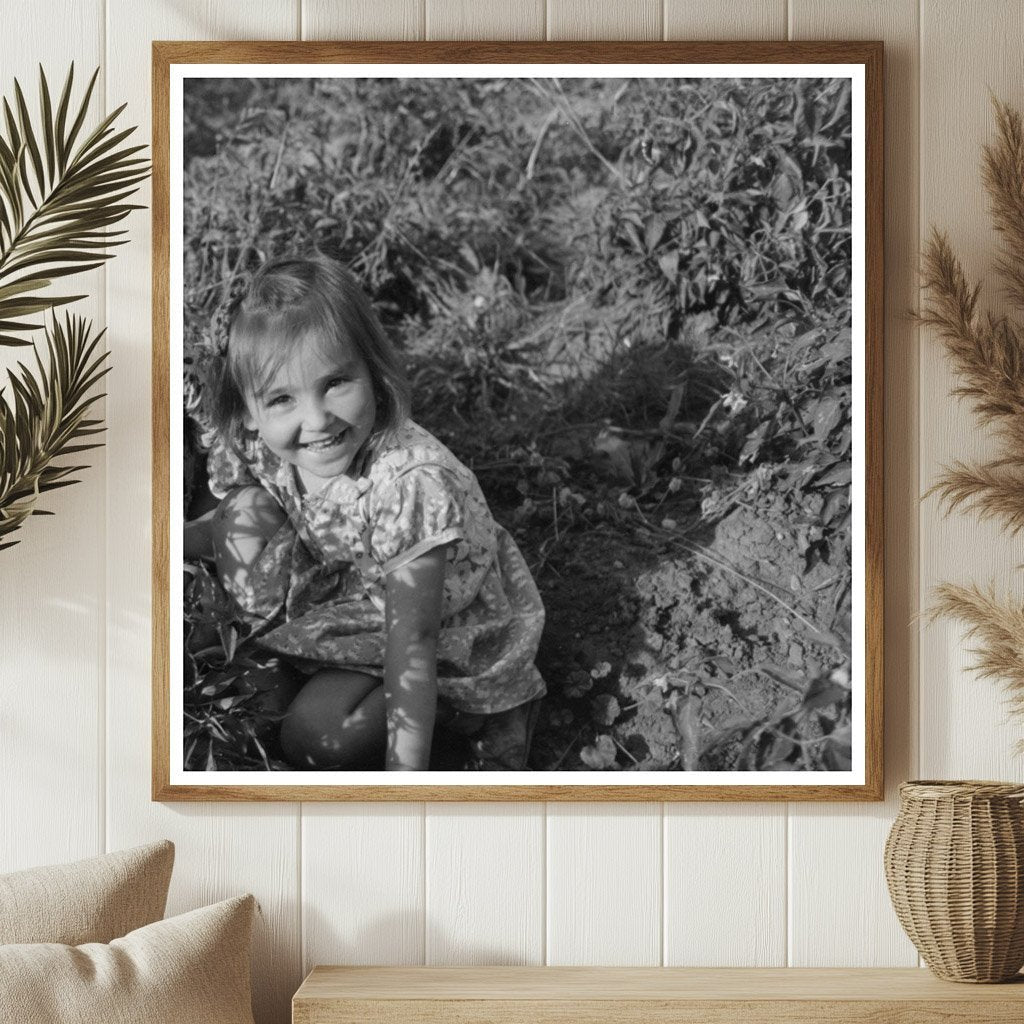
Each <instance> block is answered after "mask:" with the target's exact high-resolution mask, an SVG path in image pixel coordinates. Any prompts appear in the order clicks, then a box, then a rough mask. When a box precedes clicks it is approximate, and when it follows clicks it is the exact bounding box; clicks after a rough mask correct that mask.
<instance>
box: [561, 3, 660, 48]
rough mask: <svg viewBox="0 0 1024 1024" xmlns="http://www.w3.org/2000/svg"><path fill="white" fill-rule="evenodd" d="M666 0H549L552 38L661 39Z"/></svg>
mask: <svg viewBox="0 0 1024 1024" xmlns="http://www.w3.org/2000/svg"><path fill="white" fill-rule="evenodd" d="M661 5H662V0H631V2H630V3H622V2H621V0H547V8H548V39H661V37H662V9H661Z"/></svg>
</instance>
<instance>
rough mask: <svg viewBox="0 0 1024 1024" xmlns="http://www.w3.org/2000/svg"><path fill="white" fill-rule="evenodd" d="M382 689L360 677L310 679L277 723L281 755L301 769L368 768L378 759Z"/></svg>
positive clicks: (334, 673) (336, 672)
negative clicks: (279, 727) (369, 764)
mask: <svg viewBox="0 0 1024 1024" xmlns="http://www.w3.org/2000/svg"><path fill="white" fill-rule="evenodd" d="M385 733H386V725H385V716H384V689H383V686H382V685H381V681H380V680H379V679H375V678H373V677H372V676H368V675H365V674H363V673H361V672H348V671H344V670H340V669H324V670H321V671H320V672H317V673H316V674H315V675H313V676H311V677H310V679H309V681H308V682H307V683H306V684H305V685H304V686H303V688H302V689H301V690H300V691H299V694H298V696H296V698H295V700H293V701H292V703H291V705H290V706H289V707H288V711H287V713H286V714H285V717H284V720H283V721H282V723H281V749H282V751H283V752H284V755H285V757H286V759H287V760H288V761H289V762H291V763H292V764H294V765H296V766H297V767H300V768H340V769H346V768H355V767H367V765H368V762H370V761H372V760H373V759H374V758H375V757H378V756H379V757H383V749H384V737H385Z"/></svg>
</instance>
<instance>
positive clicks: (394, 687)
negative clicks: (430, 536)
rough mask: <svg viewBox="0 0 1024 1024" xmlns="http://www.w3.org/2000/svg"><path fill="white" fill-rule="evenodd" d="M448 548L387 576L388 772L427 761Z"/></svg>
mask: <svg viewBox="0 0 1024 1024" xmlns="http://www.w3.org/2000/svg"><path fill="white" fill-rule="evenodd" d="M446 552H447V548H446V547H444V546H442V547H437V548H433V549H432V550H430V551H428V552H426V554H423V555H420V556H419V558H415V559H413V561H411V562H408V563H406V564H405V565H403V566H401V567H400V568H398V569H395V571H394V572H391V573H389V574H388V576H387V587H386V598H387V600H386V609H385V619H386V624H387V646H386V649H385V652H384V703H385V708H386V712H387V726H388V746H387V761H386V764H385V767H386V768H387V770H388V771H424V770H425V769H426V768H427V767H428V765H429V762H430V741H431V738H432V736H433V732H434V716H435V714H436V712H437V634H438V632H439V631H440V628H441V599H442V597H443V595H444V568H445V559H446Z"/></svg>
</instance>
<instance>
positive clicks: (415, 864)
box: [302, 803, 425, 973]
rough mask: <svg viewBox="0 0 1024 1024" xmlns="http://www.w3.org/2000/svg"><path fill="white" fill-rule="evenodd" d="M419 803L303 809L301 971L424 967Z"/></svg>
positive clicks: (329, 805) (421, 817)
mask: <svg viewBox="0 0 1024 1024" xmlns="http://www.w3.org/2000/svg"><path fill="white" fill-rule="evenodd" d="M423 831H424V829H423V805H422V804H358V803H354V804H338V805H331V804H304V805H303V809H302V930H303V935H302V939H303V973H306V972H308V971H309V970H310V969H311V968H312V967H313V966H315V965H316V964H381V965H387V964H396V965H397V964H421V963H423V962H424V947H425V937H424V909H423V908H424V877H423Z"/></svg>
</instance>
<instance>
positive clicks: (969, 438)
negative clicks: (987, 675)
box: [920, 0, 1024, 780]
mask: <svg viewBox="0 0 1024 1024" xmlns="http://www.w3.org/2000/svg"><path fill="white" fill-rule="evenodd" d="M1022 39H1024V5H1021V4H1020V3H1017V2H1014V0H984V2H982V3H976V2H970V0H944V2H942V3H937V2H935V0H930V2H926V3H924V4H923V7H922V16H921V228H922V233H923V234H925V235H927V233H928V232H929V230H930V229H931V227H933V226H934V227H939V228H941V229H943V230H944V231H946V232H947V233H948V235H949V239H950V242H951V244H952V246H953V248H954V251H955V252H956V253H957V254H958V255H959V256H960V257H961V259H962V260H963V262H964V267H965V270H966V272H967V274H968V276H969V277H971V278H972V279H979V280H980V281H981V282H982V284H983V288H982V308H984V306H985V304H990V308H995V309H996V310H997V311H999V310H1001V311H1005V303H1004V302H1003V300H1002V298H1001V296H1000V294H999V289H1000V282H999V280H998V278H997V277H996V275H995V274H994V273H993V272H992V270H991V265H992V261H993V258H994V256H995V253H996V246H997V240H996V237H995V234H994V232H993V230H992V228H991V221H990V219H989V216H988V209H987V201H986V195H985V192H984V189H983V188H982V185H981V181H980V174H979V167H980V162H981V147H982V145H983V144H984V143H986V142H990V141H992V140H993V138H994V124H995V119H994V117H993V112H992V106H991V103H990V100H989V90H991V92H992V94H993V95H995V96H996V97H998V98H999V99H1001V100H1003V101H1006V102H1009V103H1011V104H1012V105H1013V106H1014V107H1016V108H1017V109H1018V110H1020V109H1021V108H1022V107H1024V46H1022V45H1021V41H1022ZM942 353H943V350H942V346H941V343H940V341H939V340H938V339H937V338H936V337H934V335H933V334H932V333H931V332H929V331H923V332H922V338H921V410H922V419H921V485H922V489H925V488H927V487H928V486H930V485H931V484H932V483H933V482H934V480H935V476H936V474H937V473H938V471H939V470H940V468H941V466H943V465H948V464H950V463H952V462H954V461H955V460H957V459H960V460H963V461H965V462H972V461H975V460H977V459H980V458H984V457H985V455H986V454H987V453H989V454H990V453H991V451H992V445H991V440H990V432H988V431H983V430H982V428H981V427H980V426H979V424H978V421H977V420H976V419H975V418H974V417H973V415H972V414H971V412H970V408H969V406H968V405H967V404H965V403H962V402H960V401H958V400H956V399H954V398H951V397H949V391H950V388H951V387H952V386H954V385H955V383H956V382H955V379H954V378H953V376H952V374H951V373H950V371H949V367H948V366H947V364H946V362H945V360H944V359H943V354H942ZM1022 562H1024V544H1022V542H1021V540H1020V539H1019V538H1018V539H1017V540H1016V541H1013V540H1010V539H1009V538H1008V537H1007V536H1006V535H1005V534H1003V533H1001V532H1000V530H999V529H998V527H997V526H996V524H995V523H978V521H977V519H976V518H975V517H973V516H971V515H960V514H955V515H952V516H950V517H949V518H948V519H943V518H942V517H941V515H940V512H939V507H938V504H937V502H936V501H935V500H934V498H930V499H929V500H927V501H925V502H924V503H922V505H921V576H920V582H921V604H922V607H927V605H928V602H929V601H930V599H931V597H930V591H931V588H932V587H933V586H934V585H935V584H936V583H938V582H940V581H942V580H951V581H953V582H957V583H966V582H969V581H977V582H978V583H980V584H981V585H982V586H987V585H988V584H989V583H990V582H994V583H995V585H996V588H997V590H999V591H1000V592H1002V593H1004V594H1008V595H1009V596H1010V597H1011V599H1013V600H1016V601H1017V603H1018V604H1019V603H1020V600H1021V594H1022V588H1024V581H1022V576H1021V573H1020V571H1019V570H1018V569H1017V566H1019V565H1020V564H1021V563H1022ZM921 636H922V641H921V680H922V683H921V720H920V736H921V772H922V774H923V775H925V776H928V777H935V778H991V779H1017V780H1019V779H1021V778H1024V769H1022V767H1021V759H1020V757H1019V756H1016V755H1015V754H1014V746H1015V744H1016V743H1018V742H1019V740H1020V737H1021V731H1022V730H1021V721H1020V718H1017V719H1010V718H1008V717H1007V707H1006V704H1005V703H1004V694H1003V692H1002V690H1001V689H1000V686H999V684H998V683H994V682H992V681H991V680H980V679H978V678H977V677H976V676H975V675H974V674H973V673H970V672H968V671H967V665H969V664H970V663H971V661H972V660H973V659H972V658H971V656H970V655H969V654H968V653H967V651H966V648H968V647H969V646H970V644H969V643H965V642H964V638H963V630H962V628H961V627H960V626H959V625H958V624H957V623H953V622H948V621H940V622H937V623H936V624H934V625H931V626H925V627H924V628H923V631H922V634H921ZM968 723H970V724H969V725H968Z"/></svg>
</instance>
